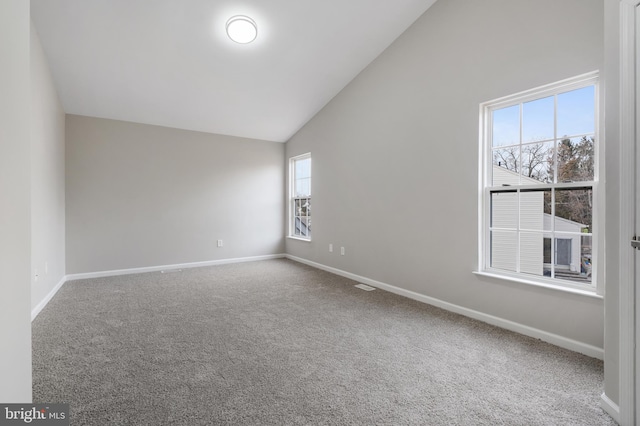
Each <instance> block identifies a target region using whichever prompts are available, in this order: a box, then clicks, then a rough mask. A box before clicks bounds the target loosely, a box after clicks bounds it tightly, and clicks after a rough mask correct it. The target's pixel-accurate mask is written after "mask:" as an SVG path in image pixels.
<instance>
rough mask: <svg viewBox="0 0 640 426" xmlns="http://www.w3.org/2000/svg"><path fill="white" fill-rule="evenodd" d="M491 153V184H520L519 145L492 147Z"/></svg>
mask: <svg viewBox="0 0 640 426" xmlns="http://www.w3.org/2000/svg"><path fill="white" fill-rule="evenodd" d="M492 155H493V170H492V176H493V186H504V185H518V184H520V176H519V174H518V173H519V170H520V147H518V146H512V147H509V148H498V149H494V150H493V152H492Z"/></svg>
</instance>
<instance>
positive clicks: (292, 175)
mask: <svg viewBox="0 0 640 426" xmlns="http://www.w3.org/2000/svg"><path fill="white" fill-rule="evenodd" d="M306 159H309V160H310V161H311V153H310V152H307V153H306V154H301V155H297V156H295V157H291V158H289V200H288V211H289V215H288V222H289V232H288V235H287V236H288V238H292V239H294V240H301V241H311V235H312V234H311V230H309V235H308V236H306V237H305V236H302V235H295V223H294V221H295V217H296V215H295V205H296V200H297V199H298V198H300V197H296V193H295V188H296V172H295V165H296V162H297V161H300V160H306ZM309 172H310V176H311V178H310V179H311V182H310V187H311V188H312V187H313V163H311V164H310V170H309ZM310 192H311V189H310ZM304 198H305V199H309V200H311V194H309V196H308V197H304Z"/></svg>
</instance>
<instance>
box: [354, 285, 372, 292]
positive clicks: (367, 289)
mask: <svg viewBox="0 0 640 426" xmlns="http://www.w3.org/2000/svg"><path fill="white" fill-rule="evenodd" d="M354 287H358V288H359V289H360V290H364V291H373V290H375V287H371V286H368V285H366V284H356V285H355V286H354Z"/></svg>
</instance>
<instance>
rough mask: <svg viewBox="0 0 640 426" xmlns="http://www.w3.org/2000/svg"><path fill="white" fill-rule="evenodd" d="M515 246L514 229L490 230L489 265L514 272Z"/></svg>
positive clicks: (516, 245) (515, 260)
mask: <svg viewBox="0 0 640 426" xmlns="http://www.w3.org/2000/svg"><path fill="white" fill-rule="evenodd" d="M517 248H518V235H517V234H516V232H515V231H491V267H492V268H496V269H503V270H505V271H513V272H515V271H516V262H517V259H516V254H517Z"/></svg>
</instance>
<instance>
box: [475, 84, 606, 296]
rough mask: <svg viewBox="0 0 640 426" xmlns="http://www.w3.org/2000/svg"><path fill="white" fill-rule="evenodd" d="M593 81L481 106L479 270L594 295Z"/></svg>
mask: <svg viewBox="0 0 640 426" xmlns="http://www.w3.org/2000/svg"><path fill="white" fill-rule="evenodd" d="M597 88H598V86H597V75H596V74H595V73H592V74H590V75H588V76H582V77H578V78H576V79H572V80H567V81H563V82H560V83H557V84H555V85H549V86H546V87H544V88H541V89H538V90H533V91H529V92H527V93H524V94H520V95H515V96H512V97H509V98H504V99H500V100H497V101H493V102H488V103H486V104H483V105H482V114H483V120H482V123H483V126H484V129H483V133H482V134H483V142H482V144H483V147H484V148H483V150H484V155H483V157H482V158H483V160H482V165H481V167H482V170H483V171H484V172H483V183H482V188H483V189H482V200H481V202H482V205H483V206H484V207H483V209H482V212H483V218H482V222H481V230H482V231H481V238H482V241H483V242H482V243H481V250H482V252H481V255H480V259H481V269H482V270H483V271H487V272H492V273H498V274H504V275H510V276H514V277H516V278H518V277H521V278H526V279H531V278H533V281H541V282H542V281H544V282H547V283H550V284H553V285H560V286H568V287H574V288H575V287H577V288H581V289H590V290H594V289H595V278H594V274H593V271H592V269H593V266H594V263H596V262H595V261H596V258H595V250H594V248H595V242H596V240H597V235H596V234H595V233H594V206H595V205H596V204H595V203H594V193H595V192H596V191H595V187H596V184H597V179H596V177H597V173H596V165H597V158H596V153H597V145H596V143H597V128H598V126H597Z"/></svg>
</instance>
